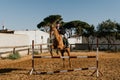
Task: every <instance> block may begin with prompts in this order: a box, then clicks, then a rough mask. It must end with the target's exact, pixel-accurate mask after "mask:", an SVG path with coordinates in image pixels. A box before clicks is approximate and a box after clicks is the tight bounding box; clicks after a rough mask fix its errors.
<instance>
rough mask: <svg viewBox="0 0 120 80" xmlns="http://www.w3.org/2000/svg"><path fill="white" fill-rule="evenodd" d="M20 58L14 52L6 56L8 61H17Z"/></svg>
mask: <svg viewBox="0 0 120 80" xmlns="http://www.w3.org/2000/svg"><path fill="white" fill-rule="evenodd" d="M20 57H21V56H20V54H19V53H18V52H15V53H14V54H10V55H9V56H8V59H12V60H15V59H19V58H20Z"/></svg>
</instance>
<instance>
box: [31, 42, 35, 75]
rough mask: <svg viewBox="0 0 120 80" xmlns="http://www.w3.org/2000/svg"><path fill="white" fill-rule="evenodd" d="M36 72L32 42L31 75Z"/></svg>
mask: <svg viewBox="0 0 120 80" xmlns="http://www.w3.org/2000/svg"><path fill="white" fill-rule="evenodd" d="M34 71H35V68H34V40H32V69H31V71H30V75H32V73H33V72H34Z"/></svg>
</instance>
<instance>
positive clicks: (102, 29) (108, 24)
mask: <svg viewBox="0 0 120 80" xmlns="http://www.w3.org/2000/svg"><path fill="white" fill-rule="evenodd" d="M116 27H117V23H116V22H113V21H111V20H110V19H108V20H106V21H103V22H102V23H100V24H99V25H98V27H97V36H98V37H99V38H105V39H106V41H107V43H108V44H112V43H114V42H115V36H116ZM110 47H111V46H110V45H108V49H110Z"/></svg>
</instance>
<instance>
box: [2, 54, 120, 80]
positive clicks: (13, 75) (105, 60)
mask: <svg viewBox="0 0 120 80" xmlns="http://www.w3.org/2000/svg"><path fill="white" fill-rule="evenodd" d="M40 55H42V56H45V55H50V54H49V53H44V54H40ZM54 55H56V54H54ZM71 55H74V56H76V55H77V56H81V55H84V56H86V55H89V56H91V55H96V52H71ZM95 61H96V59H95V58H92V59H91V58H89V59H88V58H87V59H83V58H82V59H81V58H80V59H71V64H72V67H71V68H70V67H69V66H68V59H65V67H63V65H62V59H35V70H36V71H56V70H66V69H73V68H84V67H92V66H95V64H96V62H95ZM31 62H32V57H31V55H29V56H25V57H22V58H20V59H18V60H9V59H0V80H120V53H107V52H99V70H100V72H102V74H103V75H100V74H99V78H97V77H96V73H95V74H94V75H93V76H90V75H91V74H92V73H93V72H94V70H84V71H73V72H65V73H56V74H41V75H38V74H33V75H29V72H30V70H31V69H32V67H31V66H32V64H31Z"/></svg>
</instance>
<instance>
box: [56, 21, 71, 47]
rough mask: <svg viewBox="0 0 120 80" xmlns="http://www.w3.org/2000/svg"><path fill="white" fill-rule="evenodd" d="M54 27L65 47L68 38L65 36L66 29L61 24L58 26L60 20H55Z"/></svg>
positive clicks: (67, 45) (67, 43) (67, 44)
mask: <svg viewBox="0 0 120 80" xmlns="http://www.w3.org/2000/svg"><path fill="white" fill-rule="evenodd" d="M56 28H57V30H58V32H59V34H60V35H61V36H62V38H63V44H64V45H65V47H69V42H68V39H67V37H66V36H65V33H66V31H65V29H64V28H63V27H62V26H60V21H57V22H56Z"/></svg>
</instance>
